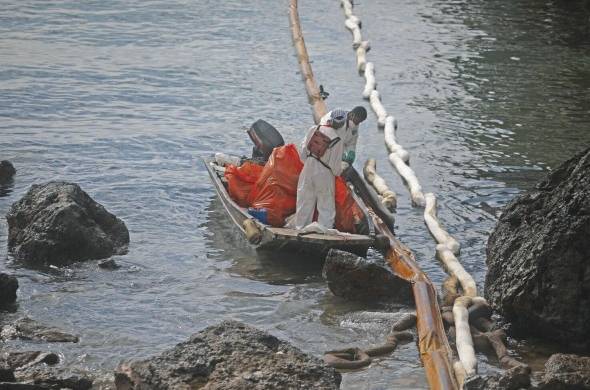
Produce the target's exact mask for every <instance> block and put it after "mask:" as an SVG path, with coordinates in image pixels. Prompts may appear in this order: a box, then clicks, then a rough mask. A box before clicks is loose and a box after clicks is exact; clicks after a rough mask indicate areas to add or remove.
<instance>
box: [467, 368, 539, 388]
mask: <svg viewBox="0 0 590 390" xmlns="http://www.w3.org/2000/svg"><path fill="white" fill-rule="evenodd" d="M530 375H531V369H530V368H529V367H528V366H518V367H514V368H511V369H509V370H506V371H504V372H502V373H500V374H495V375H475V376H472V377H470V378H468V379H467V380H466V381H465V383H464V384H463V390H518V389H528V388H529V386H530V385H531V377H530Z"/></svg>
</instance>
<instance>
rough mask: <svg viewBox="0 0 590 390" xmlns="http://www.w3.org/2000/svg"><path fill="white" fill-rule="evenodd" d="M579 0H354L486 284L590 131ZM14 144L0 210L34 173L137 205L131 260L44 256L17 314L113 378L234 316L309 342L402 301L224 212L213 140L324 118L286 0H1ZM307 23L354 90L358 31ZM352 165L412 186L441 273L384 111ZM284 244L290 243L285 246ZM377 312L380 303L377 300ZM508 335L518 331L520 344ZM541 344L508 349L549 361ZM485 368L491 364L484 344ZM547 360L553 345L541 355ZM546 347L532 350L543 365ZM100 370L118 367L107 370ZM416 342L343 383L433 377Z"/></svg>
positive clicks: (345, 95)
mask: <svg viewBox="0 0 590 390" xmlns="http://www.w3.org/2000/svg"><path fill="white" fill-rule="evenodd" d="M583 4H584V3H583V2H581V1H580V2H577V1H573V2H567V3H566V2H563V3H562V2H559V1H548V2H537V1H526V0H523V1H517V2H504V1H500V0H488V1H452V2H448V1H424V0H419V1H396V2H391V1H387V0H375V1H372V2H367V1H365V2H361V3H359V4H357V6H356V8H355V13H356V14H357V15H358V16H359V17H360V18H361V19H362V21H363V35H364V37H365V38H367V39H369V40H370V41H371V44H372V50H371V51H370V52H369V54H368V58H369V60H370V61H373V62H374V63H375V67H376V77H377V82H378V89H379V91H380V92H381V95H382V99H383V103H384V105H385V107H386V109H387V110H388V111H389V112H390V113H392V114H394V115H395V116H396V117H397V119H398V121H399V130H398V138H399V141H400V143H401V144H402V145H404V147H405V148H407V149H408V151H409V152H410V153H411V159H412V160H411V164H412V168H413V169H414V170H415V171H416V173H417V175H418V178H419V179H420V181H421V184H422V186H423V187H424V189H425V190H426V191H429V192H435V193H436V194H437V196H438V199H439V216H440V219H441V221H442V223H443V225H444V226H445V227H446V228H447V230H448V231H449V232H450V233H451V234H452V235H453V236H455V237H456V238H457V239H458V240H459V241H460V242H461V244H462V246H463V250H462V254H461V257H460V260H461V262H462V263H463V264H464V266H465V268H466V269H467V271H468V272H470V273H471V274H472V275H474V277H475V278H476V281H477V282H478V284H479V286H480V287H483V280H484V276H485V245H486V242H487V237H488V235H489V232H490V231H491V229H492V228H493V226H494V224H495V221H496V219H497V217H498V213H499V212H500V208H501V207H502V206H503V205H505V204H506V203H507V202H508V201H509V200H510V199H512V198H513V197H514V196H515V195H516V194H518V193H519V192H521V191H522V190H525V189H527V188H530V187H531V186H533V185H534V183H535V182H536V181H537V180H539V178H541V177H542V176H543V175H544V174H545V173H546V172H547V171H548V170H549V169H551V168H554V167H556V166H557V165H558V164H559V163H560V162H562V161H564V160H566V159H568V158H569V157H571V156H572V155H573V154H574V153H576V152H577V151H580V150H582V149H583V148H584V147H587V146H588V145H589V143H590V132H588V130H587V128H588V125H589V123H590V77H589V76H590V75H589V69H590V46H589V42H590V40H589V39H588V38H589V35H590V33H589V28H588V14H589V13H588V10H587V9H585V8H584V6H583ZM0 7H1V9H2V12H1V13H0V119H1V120H0V152H1V153H0V158H1V159H8V160H10V161H12V162H13V164H14V165H15V167H16V169H17V170H18V172H17V176H16V178H15V180H14V182H13V183H11V184H9V185H5V186H3V187H2V188H0V194H1V196H2V197H0V214H3V215H4V214H6V212H7V211H8V209H9V207H10V205H11V204H12V203H13V202H15V201H16V200H18V199H20V197H21V196H22V195H23V194H24V193H25V192H26V191H27V189H28V188H29V187H30V186H31V185H32V184H34V183H42V182H45V181H48V180H68V181H73V182H77V183H79V184H80V185H81V186H82V188H83V189H84V190H86V191H87V192H88V193H89V194H90V195H91V196H92V197H93V198H94V199H96V200H97V201H99V202H100V203H101V204H103V205H104V206H105V207H106V208H107V209H108V210H109V211H111V212H113V213H114V214H116V215H117V216H119V217H120V218H122V219H123V220H124V221H125V223H126V224H127V226H128V228H129V231H130V235H131V244H130V247H129V253H128V254H127V255H125V256H117V257H115V260H116V261H117V262H118V263H119V264H121V265H122V268H121V269H120V270H118V271H114V272H111V271H104V270H100V269H98V267H97V262H95V261H90V262H86V263H81V264H74V265H72V266H70V267H67V268H61V269H54V270H51V269H49V270H30V269H27V268H24V267H22V266H20V265H19V264H16V263H14V262H13V261H12V259H11V257H10V255H9V254H8V253H7V250H6V236H7V226H6V223H5V222H4V221H3V220H2V222H0V257H1V258H2V259H3V261H1V262H0V270H3V271H7V272H10V273H13V274H15V275H16V276H17V277H18V278H19V283H20V288H19V292H18V295H19V298H18V303H19V314H21V315H27V316H30V317H32V318H34V319H36V320H38V321H40V322H42V323H47V324H50V325H54V326H57V327H60V328H63V329H65V330H67V331H70V332H72V333H75V334H78V335H80V337H81V341H80V343H78V344H71V345H70V344H55V345H45V344H36V343H31V342H24V341H13V342H10V343H8V347H10V348H15V349H18V348H22V349H32V348H47V349H50V350H52V351H57V352H59V353H61V354H62V355H63V358H64V360H65V363H64V366H66V367H72V369H80V370H90V371H92V372H94V373H96V374H97V375H98V376H99V378H101V379H99V381H98V383H99V385H98V386H97V387H99V386H103V385H101V383H106V382H108V380H109V375H106V374H101V373H104V372H106V373H109V372H111V371H112V370H113V369H114V368H115V366H116V365H117V364H118V363H119V362H120V361H121V360H125V359H134V358H140V357H146V356H151V355H154V354H157V353H159V352H161V351H163V350H165V349H167V348H169V347H171V346H173V345H174V344H175V343H178V342H181V341H184V340H186V339H187V337H188V336H189V335H190V334H192V333H194V332H196V331H198V330H200V329H202V328H204V327H205V326H208V325H212V324H216V323H218V322H219V321H221V320H223V319H237V320H240V321H244V322H247V323H249V324H252V325H255V326H257V327H260V328H262V329H266V330H268V331H270V332H271V333H273V334H275V335H277V336H279V337H281V338H283V339H286V340H288V341H290V342H292V343H294V344H295V345H296V346H298V347H299V348H301V349H303V350H304V351H306V352H310V353H313V354H315V355H317V356H321V353H322V352H323V351H324V350H327V349H333V348H338V347H344V346H349V345H358V346H368V345H371V344H376V343H380V342H381V341H382V340H383V337H384V335H385V334H386V333H387V331H388V328H389V324H390V323H391V321H393V319H394V318H395V316H396V314H394V315H391V316H386V315H381V314H377V313H376V312H379V313H382V312H384V311H390V312H393V313H398V312H403V311H405V310H409V308H407V307H396V306H392V307H378V306H375V307H369V306H367V305H362V304H356V303H350V302H346V301H343V300H341V299H339V298H336V297H334V296H332V295H331V293H330V292H329V291H328V290H327V287H326V284H325V283H324V282H323V281H322V279H321V276H320V273H319V270H318V269H317V268H314V267H311V268H310V267H307V266H301V265H300V264H297V262H296V261H295V262H293V261H292V262H289V261H285V259H282V258H272V257H271V258H268V257H266V258H259V257H257V256H256V253H255V252H254V251H252V250H251V249H250V248H249V246H248V245H247V243H245V241H244V240H243V239H241V237H240V235H239V234H238V232H237V231H236V230H235V229H234V228H233V227H232V226H231V222H230V220H229V219H228V218H227V216H226V215H225V212H224V211H223V208H222V207H221V204H220V202H219V201H218V200H216V198H215V194H214V190H213V187H212V185H211V184H210V182H209V180H208V177H207V173H206V171H205V169H204V168H203V166H202V164H201V162H200V160H199V157H200V156H202V155H208V154H211V153H213V152H215V151H236V152H239V153H243V154H247V153H248V152H249V151H250V149H251V146H250V144H249V141H248V139H247V137H246V135H245V133H244V127H247V126H249V125H250V124H251V123H252V122H254V121H255V120H256V119H258V118H263V119H265V120H267V121H269V122H270V123H272V124H274V125H275V126H276V127H277V128H278V129H279V130H280V131H281V132H282V134H283V136H284V137H285V138H286V139H287V140H288V141H298V140H299V138H301V137H302V136H303V132H304V131H305V129H306V128H307V127H308V126H309V125H310V124H311V120H312V117H311V112H310V107H309V106H308V105H307V98H306V96H305V92H304V88H303V85H302V83H301V81H300V75H299V74H298V67H297V62H296V58H295V56H294V50H293V48H292V45H291V37H290V31H289V27H288V26H289V23H288V18H287V14H288V2H287V1H286V0H283V1H270V0H256V1H253V2H249V3H248V6H247V7H246V6H245V4H244V3H243V2H239V1H235V0H227V1H223V2H218V1H210V0H201V1H166V2H163V1H159V0H153V1H125V2H123V1H85V2H75V1H56V2H43V1H20V2H8V1H1V2H0ZM300 16H301V20H302V24H303V30H304V34H305V39H306V42H307V46H308V50H309V53H310V56H311V58H312V61H313V64H312V66H313V68H314V72H315V75H316V78H317V80H318V82H319V83H321V84H323V85H324V86H325V88H326V90H328V91H329V92H330V94H331V95H330V98H329V99H328V101H327V103H328V105H329V106H330V107H335V106H342V107H345V108H350V107H352V106H354V105H358V104H364V105H365V106H366V107H368V104H367V103H366V102H364V101H362V99H361V92H362V89H363V85H364V81H363V78H361V77H359V76H358V75H357V74H356V68H355V58H354V52H353V51H352V50H351V37H350V34H349V32H348V30H346V29H345V27H344V24H343V22H344V18H343V14H342V11H341V9H340V7H339V2H338V1H335V0H331V1H329V0H318V1H315V2H308V1H301V2H300ZM357 152H358V153H357V155H358V156H359V160H358V161H357V163H356V165H357V168H361V167H362V163H363V162H364V160H365V159H367V158H369V157H374V158H376V159H377V164H378V171H379V172H380V174H381V175H382V176H383V177H384V178H385V179H386V180H387V181H388V182H389V183H390V185H391V186H392V187H393V189H394V190H395V191H396V192H398V194H399V200H398V203H399V209H398V214H397V226H396V231H397V234H398V236H399V237H400V239H401V240H402V241H403V242H404V243H405V244H406V245H408V246H409V247H410V248H411V249H412V250H413V251H414V253H415V255H416V258H417V260H418V262H419V263H420V265H421V267H422V268H423V269H424V270H425V271H426V272H427V273H428V274H429V276H430V277H431V278H432V279H433V281H434V282H435V283H436V284H440V283H441V282H442V280H443V279H444V277H445V274H444V272H443V271H442V269H441V268H440V266H439V264H438V263H437V262H436V260H435V259H434V247H435V245H434V241H433V240H432V238H431V237H430V236H429V234H428V232H427V231H426V228H425V226H424V223H423V220H422V210H420V209H413V208H412V207H411V205H410V201H409V197H408V192H407V190H406V189H405V188H404V187H403V185H402V183H401V180H400V179H399V177H398V176H397V174H396V173H395V172H394V171H393V169H392V168H391V167H390V166H389V165H388V162H387V156H386V151H385V146H384V144H383V134H382V132H380V131H379V130H378V129H377V125H376V119H375V118H374V116H373V115H372V114H370V115H369V119H368V120H367V121H366V122H365V123H364V124H363V125H362V128H361V138H360V140H359V147H358V150H357ZM281 260H283V261H281ZM365 311H368V312H375V313H374V314H371V313H369V314H366V313H363V312H365ZM514 346H515V345H514V344H513V347H514ZM538 349H539V348H537V347H535V345H534V344H533V345H530V344H529V343H523V344H522V345H520V346H519V347H518V348H515V349H514V350H515V353H516V354H517V355H520V357H522V358H524V359H525V360H526V361H529V362H532V363H534V364H533V365H534V367H535V368H538V364H536V362H537V360H536V358H537V355H539V356H541V358H542V357H543V356H545V354H546V352H543V350H540V351H539V350H538ZM480 361H481V362H482V363H481V364H480V370H481V371H483V372H486V371H489V370H495V369H496V368H495V367H496V364H495V362H493V361H490V362H488V361H487V358H485V357H483V356H481V357H480ZM539 361H540V360H539ZM535 364H536V365H535ZM105 386H106V385H105ZM426 387H427V384H426V381H425V379H424V375H423V370H422V367H421V363H420V361H419V356H418V352H417V350H416V347H415V345H414V344H407V345H404V346H401V347H400V348H399V349H398V350H397V351H396V352H395V353H394V354H393V355H391V356H389V357H385V358H382V359H377V360H376V361H375V362H374V363H373V364H372V365H371V367H370V368H368V369H366V370H363V371H359V372H354V373H347V374H344V377H343V385H342V388H350V389H352V388H355V389H357V388H362V389H380V388H400V389H401V388H407V389H415V388H426Z"/></svg>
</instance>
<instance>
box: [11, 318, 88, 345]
mask: <svg viewBox="0 0 590 390" xmlns="http://www.w3.org/2000/svg"><path fill="white" fill-rule="evenodd" d="M10 339H22V340H41V341H46V342H49V343H77V342H78V341H79V339H78V336H74V335H71V334H69V333H65V332H62V331H61V330H59V329H56V328H52V327H49V326H45V325H42V324H40V323H38V322H36V321H35V320H32V319H30V318H27V317H23V318H19V319H18V320H16V321H15V322H14V323H12V324H6V325H3V326H1V331H0V340H10Z"/></svg>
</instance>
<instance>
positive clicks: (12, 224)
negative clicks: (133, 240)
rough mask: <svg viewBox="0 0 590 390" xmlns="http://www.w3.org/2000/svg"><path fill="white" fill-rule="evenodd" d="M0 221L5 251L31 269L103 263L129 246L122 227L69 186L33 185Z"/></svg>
mask: <svg viewBox="0 0 590 390" xmlns="http://www.w3.org/2000/svg"><path fill="white" fill-rule="evenodd" d="M6 219H7V222H8V246H9V250H10V251H11V253H12V254H13V256H14V257H15V258H16V259H17V260H20V261H23V262H26V263H29V264H33V265H44V264H58V265H61V264H67V263H71V262H73V261H80V260H88V259H103V258H107V257H109V256H112V255H114V254H121V253H124V252H125V251H126V248H127V244H128V243H129V232H128V230H127V227H126V226H125V223H123V221H121V220H120V219H119V218H117V217H116V216H114V215H113V214H111V213H109V212H108V211H107V210H106V209H105V208H104V207H103V206H101V205H100V204H98V203H97V202H95V201H94V200H93V199H92V198H90V196H88V194H87V193H86V192H84V191H83V190H82V189H81V188H80V187H79V186H78V185H77V184H74V183H68V182H49V183H46V184H42V185H33V186H32V187H31V188H30V189H29V191H28V192H27V194H26V195H25V196H24V197H23V198H22V199H21V200H19V201H18V202H16V203H14V204H13V205H12V207H11V209H10V211H9V212H8V214H7V216H6Z"/></svg>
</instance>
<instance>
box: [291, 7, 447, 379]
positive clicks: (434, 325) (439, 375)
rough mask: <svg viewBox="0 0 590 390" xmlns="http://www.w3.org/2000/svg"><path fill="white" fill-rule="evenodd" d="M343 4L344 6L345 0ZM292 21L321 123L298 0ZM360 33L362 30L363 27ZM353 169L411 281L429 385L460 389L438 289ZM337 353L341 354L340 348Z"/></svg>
mask: <svg viewBox="0 0 590 390" xmlns="http://www.w3.org/2000/svg"><path fill="white" fill-rule="evenodd" d="M347 3H348V4H349V7H348V8H345V12H346V10H348V11H349V12H350V13H352V4H350V2H347ZM343 5H345V4H344V2H343ZM352 20H353V21H355V23H356V26H357V27H358V26H360V20H358V18H356V19H354V18H352ZM289 21H290V24H291V34H292V38H293V45H294V46H295V49H296V51H297V59H298V62H299V67H300V69H301V76H302V79H303V82H304V84H305V90H306V92H307V96H308V98H309V102H310V104H311V106H312V109H313V117H314V121H315V123H316V124H317V123H319V121H320V118H321V117H322V116H323V115H325V114H326V112H327V109H326V105H325V103H324V101H323V99H322V98H321V95H320V91H319V89H318V87H317V84H316V82H315V79H314V76H313V71H312V69H311V65H310V63H309V56H308V54H307V48H306V47H305V42H304V40H303V34H302V32H301V26H300V22H299V14H298V11H297V0H290V2H289ZM355 31H356V29H355ZM358 32H359V33H360V30H359V31H358ZM353 34H354V32H353ZM361 42H362V41H359V42H358V46H356V47H355V49H357V48H358V47H360V45H361ZM365 52H366V49H365ZM366 65H368V64H366ZM365 71H366V66H365ZM386 117H387V115H385V117H384V118H383V122H384V123H383V125H384V126H385V118H386ZM351 168H352V167H351ZM351 172H352V175H351V177H352V179H350V180H351V181H353V183H354V184H355V187H357V186H360V187H362V191H360V192H361V193H363V194H365V196H363V195H362V194H361V198H362V199H363V201H364V202H365V204H366V205H367V208H368V212H369V215H370V217H371V219H372V221H373V224H374V226H375V228H376V230H377V231H378V232H379V233H380V234H382V235H383V236H385V237H386V239H387V241H388V243H389V245H388V248H387V249H386V250H385V251H384V254H385V258H386V260H387V263H388V264H389V266H390V267H391V268H392V270H393V272H394V273H395V274H396V275H397V276H399V277H401V278H403V279H404V280H406V281H407V282H408V283H410V284H411V288H412V293H413V296H414V302H415V305H416V327H417V331H418V332H417V333H418V348H419V351H420V358H421V360H422V363H423V365H424V370H425V373H426V378H427V380H428V383H429V385H430V388H432V389H457V388H458V386H457V382H456V380H455V375H453V368H452V363H451V362H452V356H453V353H452V350H451V347H450V345H449V342H448V340H447V337H446V333H445V329H444V325H443V322H442V317H441V310H440V308H439V306H438V301H437V293H436V289H435V288H434V286H433V284H432V282H431V281H430V279H429V278H428V276H426V274H424V272H422V270H421V269H420V268H419V266H418V264H417V263H416V261H415V259H414V256H413V254H412V252H411V251H410V250H409V249H408V248H407V247H406V246H405V245H403V244H402V243H401V242H400V241H399V240H398V239H397V238H396V237H395V235H394V234H393V229H392V227H390V226H389V225H388V224H386V223H385V222H384V221H383V219H382V218H380V217H379V216H378V215H377V214H376V210H377V206H376V205H375V202H373V201H372V199H370V197H368V196H366V194H367V192H368V188H367V187H366V183H365V182H364V180H362V178H360V176H359V175H358V173H357V172H356V170H354V168H352V169H351ZM334 352H335V353H336V354H339V352H338V351H334ZM343 353H344V352H343ZM349 353H351V354H356V355H359V356H362V358H363V359H364V360H367V359H366V357H365V356H364V355H361V354H360V353H358V351H349ZM336 358H343V359H346V355H337V356H336Z"/></svg>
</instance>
